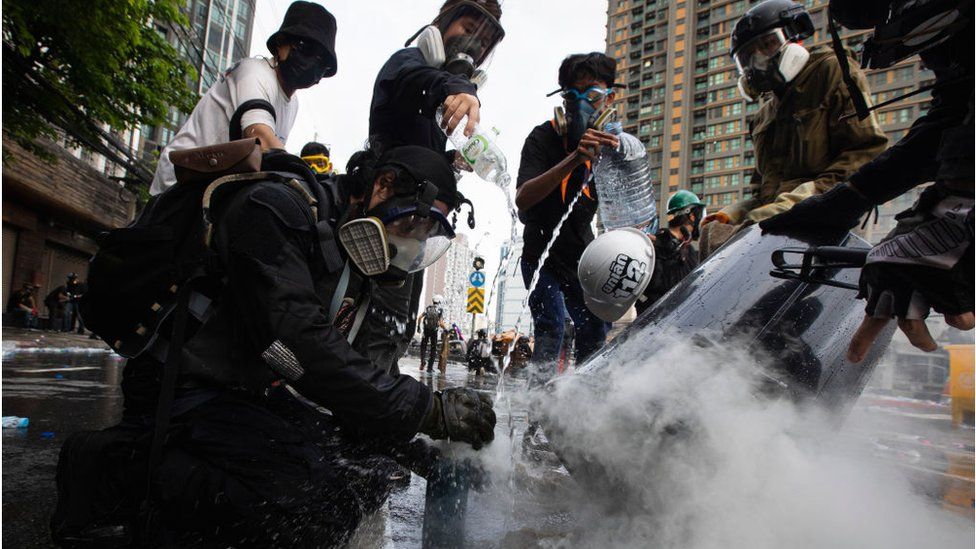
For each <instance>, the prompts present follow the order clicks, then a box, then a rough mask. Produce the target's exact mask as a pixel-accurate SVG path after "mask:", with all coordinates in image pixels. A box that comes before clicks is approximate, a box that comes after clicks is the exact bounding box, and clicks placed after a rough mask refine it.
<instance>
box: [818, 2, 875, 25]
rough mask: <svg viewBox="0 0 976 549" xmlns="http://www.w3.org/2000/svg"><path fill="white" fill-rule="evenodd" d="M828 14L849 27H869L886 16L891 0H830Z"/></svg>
mask: <svg viewBox="0 0 976 549" xmlns="http://www.w3.org/2000/svg"><path fill="white" fill-rule="evenodd" d="M829 6H830V7H829V8H828V9H829V11H830V16H831V17H833V18H834V21H837V22H838V23H840V24H841V26H843V27H847V28H849V29H871V28H874V27H876V26H878V25H880V24H881V23H884V22H885V19H887V18H888V12H889V11H890V10H891V0H853V1H852V0H830V4H829Z"/></svg>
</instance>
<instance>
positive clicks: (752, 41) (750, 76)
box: [700, 0, 887, 258]
mask: <svg viewBox="0 0 976 549" xmlns="http://www.w3.org/2000/svg"><path fill="white" fill-rule="evenodd" d="M813 33H814V27H813V21H812V20H811V19H810V14H809V13H807V11H806V8H804V7H803V6H802V5H800V4H798V3H796V2H793V1H791V0H766V1H764V2H762V3H760V4H757V5H755V6H753V7H752V8H750V9H749V11H747V12H746V13H745V14H744V15H743V16H742V17H741V18H740V19H739V20H738V21H737V22H736V23H735V26H734V27H733V29H732V34H731V52H730V54H731V56H732V58H733V59H734V60H735V65H736V68H737V69H738V71H739V75H740V76H739V91H740V92H741V94H742V95H743V97H745V98H746V99H747V100H749V101H755V100H757V99H758V100H761V105H760V107H759V111H758V112H757V113H756V116H755V118H754V119H753V120H752V122H750V132H751V134H752V142H753V145H754V148H755V151H756V169H755V171H754V172H753V174H752V178H751V181H750V190H751V193H752V195H751V196H750V197H748V198H746V199H745V200H742V201H740V202H737V203H735V204H732V205H730V206H727V207H725V208H723V209H722V210H720V211H719V212H717V213H715V214H713V215H710V216H708V217H707V218H706V219H705V220H704V221H703V224H704V225H703V227H702V237H701V244H700V248H701V250H700V251H701V256H702V258H704V257H707V256H708V255H710V254H711V253H712V252H713V251H714V250H715V249H717V248H718V247H719V246H721V245H722V244H724V243H725V241H726V240H728V239H729V238H730V237H731V236H732V235H733V234H734V233H735V232H736V231H737V230H738V229H740V228H741V227H743V226H746V225H750V224H753V223H756V222H759V221H762V220H764V219H767V218H769V217H772V216H773V215H776V214H778V213H781V212H783V211H786V210H788V209H789V208H790V207H792V206H793V205H794V204H796V203H797V202H799V201H801V200H803V199H804V198H806V197H809V196H812V195H815V194H820V193H824V192H826V191H828V190H830V188H831V187H833V186H834V185H836V184H837V183H838V182H840V181H844V180H846V179H847V178H848V177H849V176H850V175H851V174H852V173H854V171H855V170H857V169H858V168H859V167H861V166H862V165H863V164H864V163H865V162H867V161H869V160H871V159H872V158H874V157H875V156H877V155H878V154H880V153H881V152H882V151H883V150H884V148H885V145H886V144H887V138H886V137H885V134H884V133H883V132H882V131H881V128H880V127H879V126H878V124H877V122H876V120H875V119H874V117H869V118H867V119H864V120H858V119H857V118H843V116H844V115H845V114H847V112H848V111H849V110H850V105H851V96H850V91H849V88H848V86H846V85H845V82H844V74H843V71H842V70H841V63H842V61H841V59H840V58H838V54H837V53H835V52H834V51H831V49H830V48H815V49H812V50H807V49H806V48H805V47H804V46H803V45H802V44H801V42H802V41H803V40H804V39H806V38H809V37H810V36H812V35H813ZM840 55H844V56H845V60H846V56H847V55H848V54H847V53H846V52H844V53H841V54H840ZM850 77H851V78H852V79H853V80H854V81H855V82H856V88H857V89H858V91H857V92H856V93H858V94H860V95H861V96H862V97H868V92H867V90H868V87H867V80H866V79H865V78H864V74H863V73H862V72H861V71H860V70H857V69H853V70H852V72H851V75H850ZM865 100H866V99H865Z"/></svg>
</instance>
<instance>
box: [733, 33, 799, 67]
mask: <svg viewBox="0 0 976 549" xmlns="http://www.w3.org/2000/svg"><path fill="white" fill-rule="evenodd" d="M788 43H789V40H787V39H786V35H785V34H783V29H781V28H779V27H777V28H775V29H772V30H770V31H767V32H765V33H763V34H760V35H759V36H757V37H755V38H753V39H752V40H750V41H748V42H746V43H745V44H743V45H742V47H740V48H739V49H738V51H736V52H735V53H734V54H733V55H732V57H733V58H734V59H735V67H736V68H737V69H738V70H739V74H746V73H747V72H749V71H760V72H763V71H767V70H769V67H770V63H771V62H772V60H773V58H775V57H776V54H778V53H779V52H780V50H782V49H783V47H784V46H785V45H786V44H788Z"/></svg>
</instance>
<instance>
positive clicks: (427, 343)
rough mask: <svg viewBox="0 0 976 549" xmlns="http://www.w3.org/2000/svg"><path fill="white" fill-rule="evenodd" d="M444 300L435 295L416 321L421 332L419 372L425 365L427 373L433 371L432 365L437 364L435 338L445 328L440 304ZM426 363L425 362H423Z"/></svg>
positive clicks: (437, 345)
mask: <svg viewBox="0 0 976 549" xmlns="http://www.w3.org/2000/svg"><path fill="white" fill-rule="evenodd" d="M443 301H444V298H443V297H441V296H440V295H435V296H434V298H433V300H432V302H431V304H430V305H428V306H427V309H425V310H424V312H423V314H422V315H420V318H419V319H417V324H418V325H419V326H420V329H421V330H422V335H421V339H420V371H421V372H422V371H424V365H425V364H426V365H427V371H428V372H433V371H434V364H436V363H437V356H438V355H439V351H440V345H439V339H438V337H437V335H438V333H439V331H440V330H441V329H444V328H445V324H444V308H443V307H441V303H442V302H443ZM425 361H426V362H425Z"/></svg>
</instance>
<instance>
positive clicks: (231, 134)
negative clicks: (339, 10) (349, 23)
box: [149, 1, 336, 195]
mask: <svg viewBox="0 0 976 549" xmlns="http://www.w3.org/2000/svg"><path fill="white" fill-rule="evenodd" d="M335 34H336V20H335V17H333V16H332V14H331V13H329V12H328V11H327V10H326V9H325V8H323V7H322V6H320V5H318V4H314V3H312V2H302V1H298V2H293V3H292V4H291V5H290V6H288V11H287V12H286V13H285V19H284V21H282V23H281V28H280V29H278V32H276V33H274V34H272V35H271V37H270V38H268V42H267V46H268V50H269V51H270V52H271V55H272V57H271V59H265V58H261V57H252V58H249V59H243V60H241V61H240V62H238V63H237V64H236V65H234V66H233V67H231V68H230V69H229V70H228V71H227V72H225V73H224V74H223V75H221V77H220V79H219V80H218V81H217V83H216V84H214V85H213V86H212V87H211V88H210V90H209V91H207V93H206V94H205V95H204V96H203V98H201V99H200V102H199V103H197V106H196V108H194V109H193V112H192V113H190V117H189V118H188V119H187V120H186V123H185V124H183V127H182V128H180V131H179V132H178V133H177V134H176V137H174V138H173V140H172V141H170V142H169V144H168V145H166V147H165V148H163V151H162V152H161V153H160V155H159V164H158V165H157V166H156V175H155V177H153V183H152V187H151V188H150V191H149V192H150V194H154V195H155V194H159V193H161V192H163V191H165V190H166V189H168V188H169V187H171V186H172V185H173V184H174V183H176V174H175V172H174V171H173V163H172V162H170V159H169V153H170V152H172V151H178V150H183V149H192V148H195V147H204V146H207V145H216V144H219V143H226V142H228V141H233V140H235V139H243V138H247V137H253V138H255V139H258V140H260V141H261V148H262V149H263V150H269V149H284V148H285V141H286V140H287V139H288V134H289V133H290V132H291V128H292V125H293V124H294V123H295V116H296V115H297V114H298V99H297V98H296V97H294V94H295V91H296V90H301V89H305V88H310V87H312V86H314V85H315V84H318V82H319V80H321V79H322V78H329V77H331V76H333V75H334V74H335V73H336V54H335Z"/></svg>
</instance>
